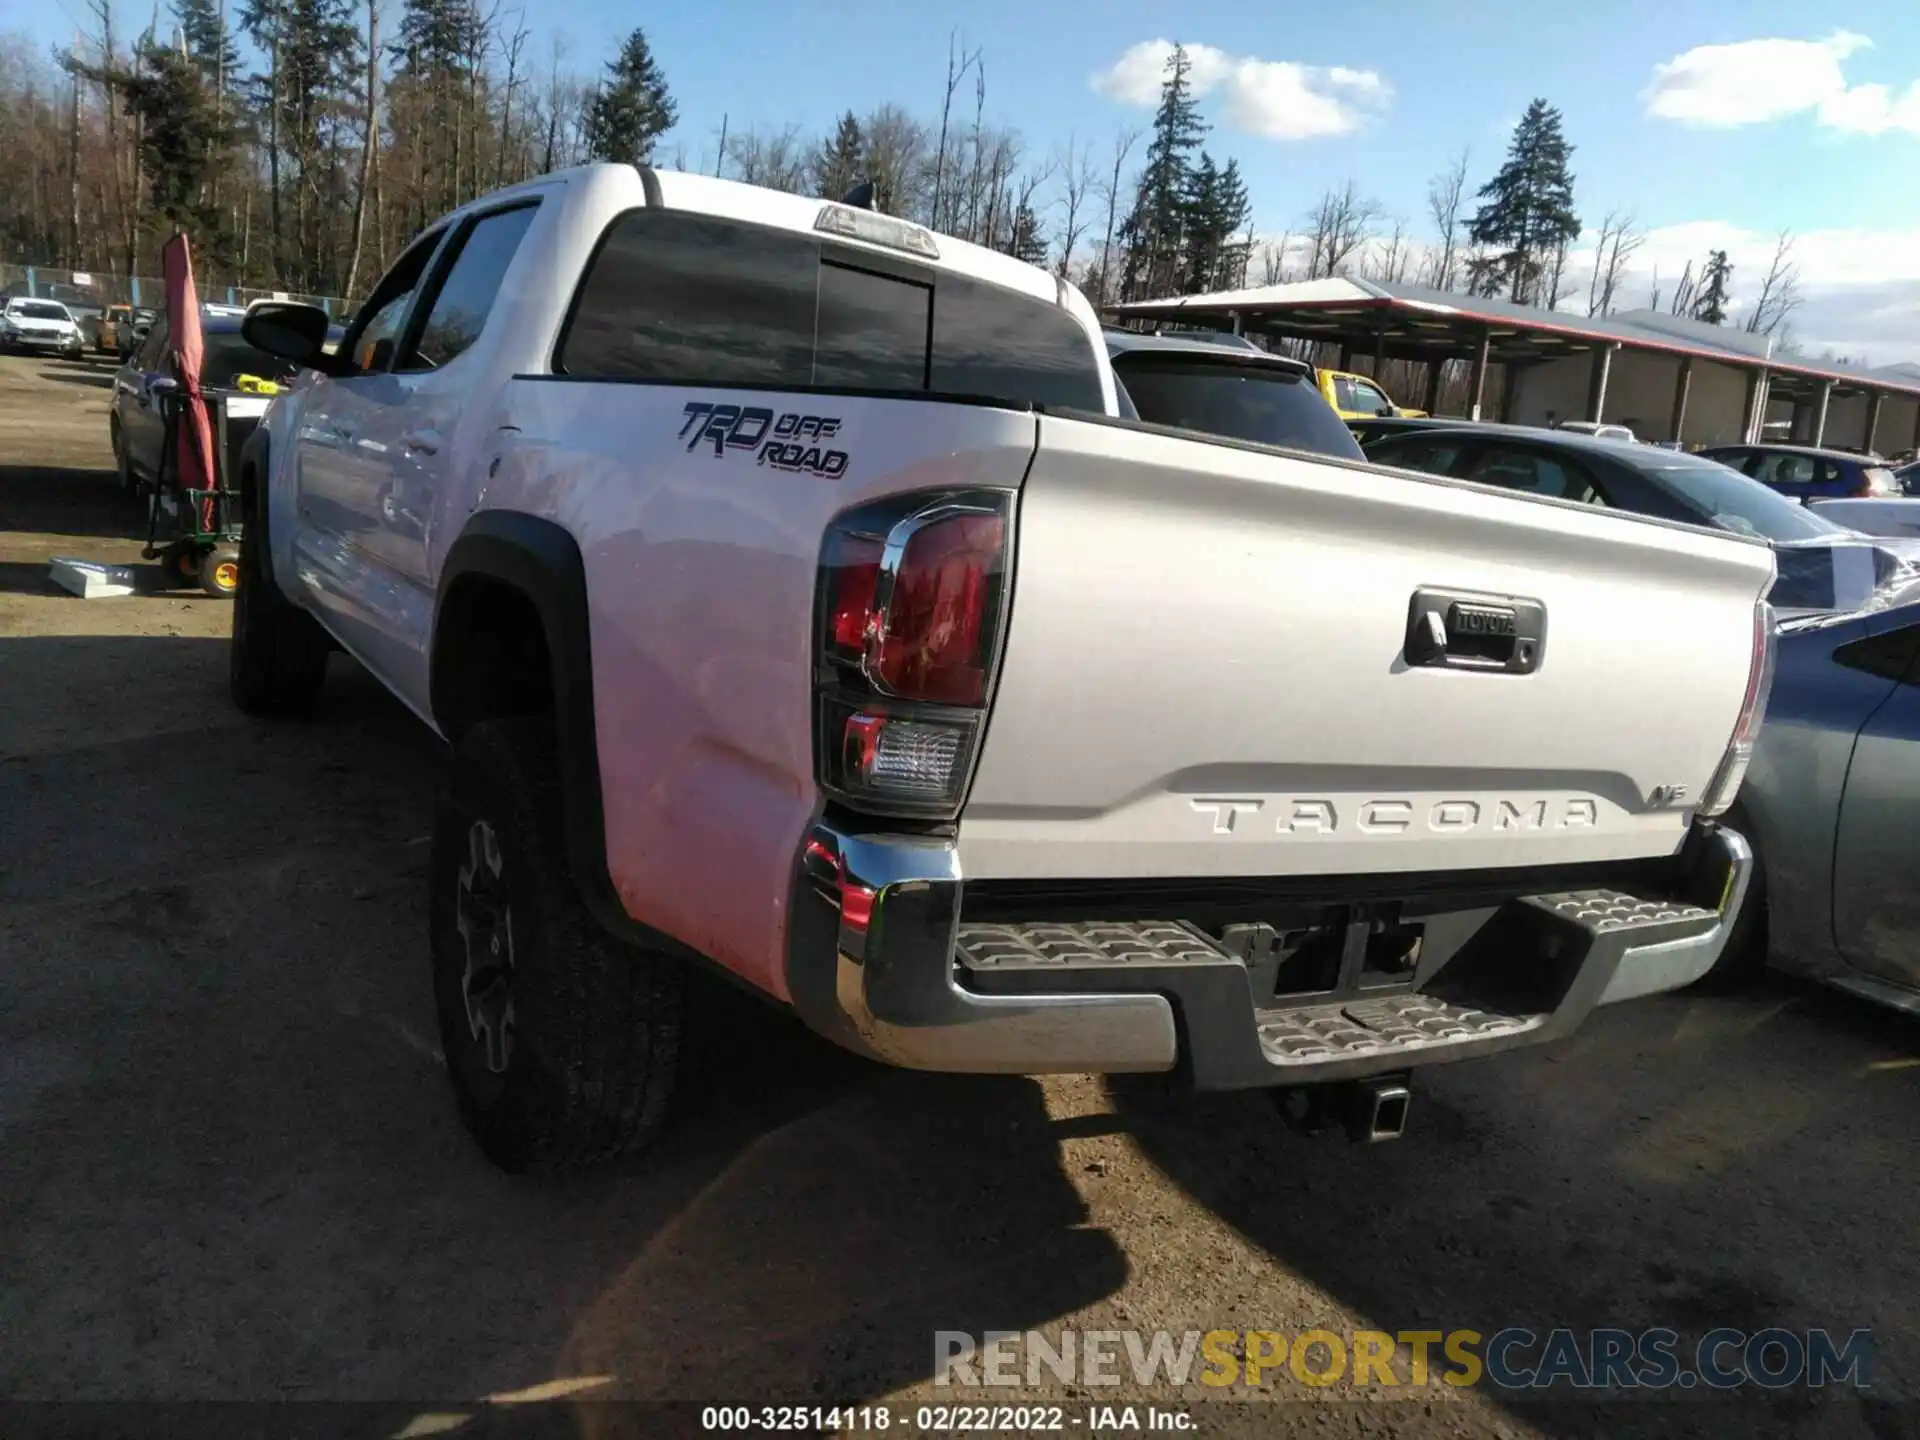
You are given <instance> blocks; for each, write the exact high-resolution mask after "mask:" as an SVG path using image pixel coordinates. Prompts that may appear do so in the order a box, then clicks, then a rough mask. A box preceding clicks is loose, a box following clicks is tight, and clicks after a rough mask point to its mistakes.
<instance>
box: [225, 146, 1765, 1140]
mask: <svg viewBox="0 0 1920 1440" xmlns="http://www.w3.org/2000/svg"><path fill="white" fill-rule="evenodd" d="M244 329H245V333H246V335H247V337H248V339H249V340H250V341H251V342H252V343H253V344H254V345H256V346H257V347H259V348H261V349H264V350H267V351H270V352H272V353H275V354H278V355H280V356H283V357H284V358H286V359H288V360H290V361H293V362H295V363H296V364H298V365H299V366H302V367H304V368H303V369H302V371H301V374H300V377H299V378H298V379H297V380H296V381H295V382H294V383H293V385H292V386H291V387H290V389H289V390H288V391H287V392H285V393H282V394H281V395H279V396H278V397H277V398H276V399H275V400H274V401H273V403H272V405H271V406H270V408H269V410H268V412H267V415H266V418H265V419H264V421H263V422H262V423H261V425H260V427H259V429H258V430H257V431H256V432H255V433H254V435H253V436H252V438H251V439H250V441H249V443H248V447H247V449H246V451H245V455H244V461H243V466H242V471H243V473H242V477H241V479H242V491H243V507H244V513H245V521H246V523H245V543H244V545H243V547H242V552H241V570H242V578H241V582H240V587H239V593H238V596H237V598H236V603H235V605H234V614H233V641H232V650H231V671H232V688H233V693H234V696H235V699H236V701H237V703H238V704H239V706H240V707H241V708H242V709H243V710H245V711H247V712H248V713H250V714H254V715H279V716H297V715H303V714H305V713H307V712H310V711H311V710H313V709H314V707H315V705H316V704H317V703H318V701H319V699H320V695H321V689H322V684H323V680H324V676H325V672H326V668H327V665H328V662H329V656H330V653H331V652H333V651H335V650H344V651H346V652H348V653H350V654H351V655H352V656H354V657H357V658H358V660H359V661H360V662H361V663H362V664H364V665H365V666H366V667H367V668H368V669H369V670H371V671H372V672H373V674H374V675H375V676H377V677H378V678H379V679H380V680H381V681H382V682H383V683H384V684H385V685H386V686H387V687H388V688H389V689H391V690H392V692H393V693H394V694H395V695H396V696H398V697H399V699H400V700H401V701H402V702H404V703H405V704H406V705H407V706H408V707H409V708H411V709H412V710H413V711H414V712H415V713H416V714H417V715H418V716H419V717H420V718H421V719H422V720H423V721H425V722H426V724H428V725H429V726H431V727H432V728H433V729H434V730H435V731H436V732H437V733H438V734H439V735H440V736H442V737H444V738H445V740H446V741H447V742H448V744H449V746H450V760H449V765H448V769H447V774H446V778H445V782H444V788H443V790H442V793H441V798H440V800H439V802H438V807H437V811H436V814H435V819H434V825H433V841H432V860H431V867H430V872H431V873H430V882H429V883H430V886H431V905H430V914H431V938H430V944H431V955H432V968H433V983H434V992H435V996H436V999H437V1004H438V1012H439V1024H440V1032H441V1036H442V1039H443V1043H444V1051H445V1058H446V1066H447V1070H448V1072H449V1074H450V1076H451V1078H452V1082H453V1089H454V1092H455V1095H456V1097H457V1099H458V1103H459V1106H460V1109H461V1112H462V1114H463V1116H464V1118H465V1120H466V1122H467V1124H468V1125H469V1126H470V1127H471V1129H472V1131H473V1132H474V1134H475V1135H476V1137H477V1138H478V1140H479V1142H480V1144H481V1145H482V1147H483V1148H484V1149H485V1151H486V1153H487V1154H488V1155H490V1156H491V1157H492V1158H493V1159H494V1160H495V1161H496V1162H498V1163H499V1164H501V1165H503V1166H506V1167H508V1168H523V1167H528V1166H536V1165H540V1166H551V1165H558V1164H564V1163H569V1162H578V1161H585V1160H590V1159H595V1158H600V1157H604V1156H608V1155H611V1154H615V1153H618V1152H620V1151H622V1150H627V1149H632V1148H634V1147H635V1146H637V1145H639V1144H641V1143H642V1142H644V1141H645V1140H646V1139H647V1138H649V1137H650V1136H651V1135H653V1134H654V1133H655V1132H657V1130H658V1129H659V1127H660V1126H661V1125H662V1123H663V1121H664V1117H665V1116H666V1113H667V1111H666V1105H667V1100H668V1097H669V1094H670V1092H671V1089H672V1086H673V1079H674V1073H675V1069H676V1063H677V1054H678V1050H679V1046H680V1040H681V1026H682V1020H681V1017H682V995H683V985H684V979H685V975H686V973H687V968H688V967H689V966H690V965H693V964H701V963H704V964H707V965H711V966H714V967H717V968H718V969H720V970H722V971H724V972H726V973H727V974H729V975H730V976H732V977H734V978H735V979H737V980H738V981H741V982H743V983H744V984H745V985H746V986H748V987H750V988H751V989H753V990H755V991H757V992H759V993H760V994H762V995H764V996H767V997H770V998H771V999H773V1000H774V1001H777V1002H780V1003H781V1004H784V1005H786V1006H789V1007H791V1009H792V1010H793V1011H794V1012H796V1013H797V1014H798V1015H799V1016H800V1017H801V1018H802V1019H804V1020H805V1022H806V1023H807V1024H809V1025H810V1026H812V1027H813V1028H815V1029H816V1030H818V1031H819V1032H820V1033H821V1034H823V1035H826V1036H829V1037H831V1038H832V1039H834V1040H836V1041H838V1042H839V1043H841V1044H843V1045H846V1046H848V1047H851V1048H852V1049H854V1050H856V1051H860V1052H862V1053H864V1054H867V1055H869V1056H873V1057H877V1058H879V1059H881V1060H883V1061H888V1062H891V1063H893V1064H896V1065H902V1066H910V1067H917V1068H922V1069H929V1070H943V1071H964V1072H1014V1073H1036V1072H1061V1071H1065V1072H1168V1073H1170V1074H1171V1075H1173V1076H1174V1077H1176V1078H1177V1079H1178V1080H1180V1081H1183V1082H1185V1083H1188V1084H1191V1085H1193V1086H1197V1087H1201V1088H1214V1089H1218V1088H1230V1087H1256V1086H1263V1087H1274V1088H1276V1089H1285V1090H1286V1091H1287V1092H1288V1093H1293V1094H1298V1093H1324V1092H1325V1091H1326V1089H1327V1087H1329V1086H1334V1085H1338V1086H1342V1087H1346V1088H1349V1089H1350V1088H1352V1087H1353V1086H1354V1085H1355V1084H1356V1083H1358V1084H1363V1085H1365V1086H1369V1087H1371V1090H1370V1092H1369V1093H1370V1094H1371V1095H1372V1098H1373V1102H1374V1105H1375V1110H1374V1112H1373V1117H1372V1121H1371V1123H1372V1125H1373V1127H1374V1130H1375V1132H1376V1133H1384V1132H1391V1131H1392V1130H1393V1129H1394V1128H1395V1127H1396V1126H1397V1124H1398V1119H1399V1114H1400V1112H1401V1111H1403V1109H1404V1106H1403V1104H1402V1105H1401V1106H1400V1109H1399V1110H1396V1109H1395V1105H1396V1097H1398V1099H1399V1100H1401V1101H1403V1099H1404V1090H1403V1089H1400V1088H1399V1086H1400V1083H1401V1080H1402V1077H1404V1076H1405V1075H1406V1074H1408V1073H1409V1072H1410V1071H1411V1070H1412V1069H1413V1068H1414V1067H1417V1066H1421V1065H1426V1064H1432V1063H1437V1062H1441V1061H1450V1060H1458V1059H1464V1058H1467V1057H1471V1056H1479V1055H1485V1054H1488V1053H1490V1052H1493V1051H1498V1050H1502V1049H1505V1048H1508V1047H1512V1046H1518V1045H1526V1044H1534V1043H1538V1042H1542V1041H1546V1040H1549V1039H1551V1038H1553V1037H1556V1036H1559V1035H1562V1034H1564V1033H1566V1032H1567V1031H1568V1030H1569V1029H1570V1028H1572V1027H1573V1026H1575V1025H1576V1024H1578V1023H1579V1021H1580V1020H1581V1019H1582V1017H1583V1016H1585V1015H1586V1014H1587V1013H1588V1012H1589V1011H1590V1010H1591V1009H1592V1007H1594V1006H1595V1005H1597V1004H1603V1003H1609V1002H1612V1001H1616V1000H1624V999H1628V998H1630V997H1633V996H1637V995H1643V994H1648V993H1651V992H1655V991H1660V990H1666V989H1671V988H1674V987H1677V986H1680V985H1683V984H1686V983H1689V982H1690V981H1692V980H1694V979H1695V978H1697V977H1698V976H1700V975H1701V974H1702V973H1703V972H1704V971H1706V969H1707V968H1708V967H1709V966H1710V965H1711V963H1712V962H1713V960H1714V958H1715V956H1716V955H1717V954H1718V952H1719V949H1720V947H1721V946H1722V944H1723V942H1724V939H1725V932H1726V917H1727V916H1728V915H1729V914H1730V913H1732V912H1733V911H1734V910H1735V909H1737V906H1738V903H1739V899H1740V897H1741V894H1742V893H1743V887H1744V886H1745V883H1746V876H1747V873H1748V868H1749V857H1748V851H1747V848H1746V846H1745V844H1744V843H1743V842H1742V841H1741V839H1740V838H1739V836H1738V835H1737V834H1735V833H1733V832H1731V831H1729V830H1728V829H1726V828H1724V827H1723V826H1722V825H1721V824H1720V823H1719V821H1718V818H1717V817H1719V816H1721V815H1722V814H1723V813H1724V812H1725V811H1726V809H1727V807H1728V805H1729V804H1730V803H1731V802H1732V799H1733V797H1734V793H1735V791H1736V789H1737V788H1738V786H1739V783H1740V777H1741V773H1742V770H1743V768H1744V766H1745V764H1746V759H1747V755H1748V752H1749V749H1750V746H1751V743H1752V740H1753V734H1754V730H1755V728H1756V726H1757V725H1758V723H1759V720H1760V716H1761V714H1762V711H1763V709H1764V704H1765V698H1766V692H1767V685H1768V679H1769V666H1770V663H1771V657H1772V653H1773V650H1772V646H1773V632H1772V626H1771V623H1770V619H1769V613H1768V610H1767V607H1766V606H1765V604H1764V603H1763V601H1762V596H1763V594H1764V592H1765V591H1766V589H1767V587H1768V585H1769V583H1770V582H1771V580H1772V576H1773V559H1772V555H1771V553H1770V552H1769V551H1768V549H1767V547H1766V546H1764V545H1762V544H1760V543H1758V542H1754V541H1748V540H1743V539H1741V538H1739V537H1735V536H1730V535H1726V534H1717V533H1713V532H1710V531H1708V530H1705V529H1701V528H1696V527H1690V526H1685V525H1677V524H1667V523H1661V522H1658V521H1653V520H1647V519H1643V518H1640V517H1636V516H1630V515H1623V514H1619V513H1617V512H1613V511H1605V510H1600V509H1596V508H1593V507H1582V506H1577V505H1571V504H1565V503H1560V502H1556V501H1552V500H1543V499H1537V498H1532V497H1521V496H1516V495H1513V494H1508V493H1502V492H1500V491H1496V490H1493V489H1491V488H1487V487H1482V486H1478V485H1474V484H1469V483H1462V482H1458V481H1452V480H1446V479H1441V478H1437V477H1430V476H1419V475H1413V474H1407V473H1401V472H1393V471H1388V470H1383V469H1380V468H1377V467H1373V466H1369V465H1367V464H1366V463H1364V462H1363V461H1360V460H1354V459H1340V458H1335V457H1330V456H1327V455H1316V454H1312V453H1308V452H1306V451H1300V450H1289V449H1283V448H1280V447H1277V446H1273V445H1269V444H1263V443H1259V442H1257V441H1250V440H1234V439H1227V438H1219V437H1211V436H1204V435H1198V434H1194V433H1191V432H1189V431H1185V430H1180V429H1176V428H1173V427H1170V426H1165V425H1156V424H1152V423H1149V422H1145V421H1141V420H1138V419H1136V418H1130V417H1128V416H1125V415H1123V413H1122V410H1121V406H1120V402H1119V399H1118V394H1117V391H1116V389H1115V385H1114V373H1113V369H1112V366H1111V364H1110V361H1109V358H1108V354H1107V349H1106V346H1105V344H1104V343H1103V337H1102V334H1101V331H1100V327H1099V324H1098V322H1097V320H1096V317H1095V315H1094V313H1093V311H1092V310H1091V308H1090V307H1089V306H1088V304H1087V302H1086V301H1085V299H1084V298H1083V297H1082V296H1081V295H1080V294H1079V292H1078V291H1076V290H1075V289H1073V288H1072V287H1071V286H1070V285H1067V284H1065V283H1064V282H1061V281H1059V280H1056V279H1055V278H1054V277H1052V276H1050V275H1048V274H1046V273H1044V272H1043V271H1041V270H1038V269H1035V268H1033V267H1030V266H1028V265H1025V264H1023V263H1021V262H1019V261H1016V260H1014V259H1012V258H1010V257H1008V256H1005V255H1001V254H997V253H992V252H989V251H987V250H984V249H980V248H976V247H974V246H972V245H968V244H965V243H962V242H960V241H958V240H953V239H950V238H948V237H946V236H943V235H936V234H933V233H931V232H929V231H927V230H925V229H923V228H921V227H919V226H917V225H914V224H911V223H908V222H907V221H905V220H902V219H898V218H895V217H891V216H887V215H884V214H880V213H876V212H875V211H873V210H872V209H869V208H865V207H863V206H862V205H860V204H858V203H837V202H822V201H817V200H809V199H803V198H801V197H799V196H794V195H786V194H776V193H773V192H770V191H766V190H761V189H756V188H753V187H749V186H745V185H740V184H735V183H732V182H728V181H723V180H719V179H714V178H709V177H705V176H698V175H687V174H674V173H667V172H655V171H653V170H651V169H648V168H645V167H632V166H625V165H611V164H603V165H593V166H588V167H584V168H580V169H575V170H570V171H566V172H563V173H560V174H555V175H551V176H546V177H542V178H540V179H538V180H535V181H532V182H530V183H527V184H524V185H521V186H518V187H515V188H511V189H508V190H504V191H501V192H499V193H497V194H494V195H491V196H488V197H486V198H485V199H482V200H479V201H476V202H474V203H473V204H470V205H468V206H466V207H465V208H463V209H461V210H459V211H456V212H455V213H453V214H451V215H449V216H447V217H445V218H444V219H442V220H440V221H437V222H436V223H435V224H433V225H432V226H431V227H429V228H428V229H427V230H426V231H425V232H424V233H422V234H421V235H420V236H419V238H418V239H416V240H415V241H414V242H413V243H412V244H411V245H410V246H409V247H408V248H407V250H406V251H405V253H404V254H403V255H402V256H401V257H400V259H399V260H398V262H397V263H396V264H395V265H394V267H393V269H392V270H391V271H389V273H388V274H387V275H386V276H385V277H384V278H383V279H382V280H381V281H380V282H379V284H378V285H377V287H376V288H375V289H374V291H373V293H372V294H371V295H370V296H369V297H368V299H367V301H366V303H365V304H364V305H363V306H362V307H361V308H360V310H359V312H358V314H357V315H356V316H355V317H354V319H353V320H352V322H351V324H350V325H349V326H348V328H347V331H346V334H345V336H344V338H343V339H342V340H341V342H340V343H339V345H338V347H337V349H336V350H332V351H330V350H329V349H328V348H327V317H326V316H325V315H324V314H323V313H322V312H320V311H318V310H310V309H306V308H304V307H301V306H298V305H290V304H261V305H258V306H256V307H254V309H253V310H252V311H251V313H250V314H249V315H248V317H247V319H246V321H245V324H244Z"/></svg>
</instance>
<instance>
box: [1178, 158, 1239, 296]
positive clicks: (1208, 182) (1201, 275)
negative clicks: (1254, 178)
mask: <svg viewBox="0 0 1920 1440" xmlns="http://www.w3.org/2000/svg"><path fill="white" fill-rule="evenodd" d="M1252 208H1253V207H1252V203H1251V201H1250V200H1249V199H1248V198H1247V185H1246V181H1244V180H1242V179H1241V178H1240V165H1239V162H1238V161H1234V160H1229V161H1227V163H1226V167H1225V168H1224V169H1221V168H1219V167H1217V166H1215V164H1214V163H1213V156H1211V155H1209V154H1207V153H1205V152H1204V151H1203V152H1202V153H1201V155H1200V163H1199V164H1198V165H1196V166H1195V167H1194V169H1193V173H1192V175H1191V176H1190V177H1189V180H1188V185H1187V195H1186V203H1185V216H1184V221H1185V226H1184V229H1185V234H1184V240H1185V255H1184V267H1183V269H1184V274H1183V277H1182V284H1181V290H1182V292H1183V293H1184V294H1188V295H1199V294H1202V293H1204V292H1206V291H1209V290H1221V289H1227V288H1230V287H1231V286H1232V285H1235V284H1238V283H1239V282H1238V280H1237V279H1236V278H1234V277H1236V276H1244V274H1245V272H1246V248H1247V247H1246V244H1245V242H1244V241H1242V242H1236V241H1235V240H1234V238H1233V237H1234V235H1235V233H1236V232H1238V231H1239V230H1240V229H1241V228H1242V227H1243V226H1244V225H1245V224H1246V223H1247V219H1248V217H1249V215H1250V214H1251V213H1252Z"/></svg>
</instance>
